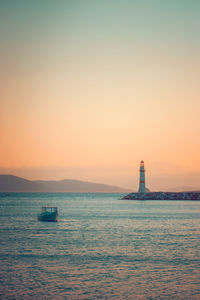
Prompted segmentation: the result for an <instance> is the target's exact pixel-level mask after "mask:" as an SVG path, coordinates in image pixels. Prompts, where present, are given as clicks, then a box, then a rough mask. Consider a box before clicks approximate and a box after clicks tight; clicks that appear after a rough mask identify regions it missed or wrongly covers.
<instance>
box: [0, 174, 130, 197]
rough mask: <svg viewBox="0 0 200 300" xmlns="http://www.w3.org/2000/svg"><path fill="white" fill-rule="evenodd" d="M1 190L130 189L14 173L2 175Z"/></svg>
mask: <svg viewBox="0 0 200 300" xmlns="http://www.w3.org/2000/svg"><path fill="white" fill-rule="evenodd" d="M0 192H69V193H73V192H74V193H79V192H80V193H84V192H85V193H92V192H94V193H95V192H96V193H98V192H99V193H100V192H102V193H126V192H130V191H129V190H127V189H123V188H120V187H116V186H111V185H107V184H100V183H93V182H85V181H80V180H71V179H65V180H59V181H54V180H51V181H45V180H35V181H31V180H27V179H24V178H21V177H17V176H13V175H0Z"/></svg>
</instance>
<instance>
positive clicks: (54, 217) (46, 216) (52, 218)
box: [38, 212, 58, 222]
mask: <svg viewBox="0 0 200 300" xmlns="http://www.w3.org/2000/svg"><path fill="white" fill-rule="evenodd" d="M38 220H39V221H43V222H57V221H58V213H57V212H51V213H49V212H48V213H47V212H45V213H41V214H40V215H39V216H38Z"/></svg>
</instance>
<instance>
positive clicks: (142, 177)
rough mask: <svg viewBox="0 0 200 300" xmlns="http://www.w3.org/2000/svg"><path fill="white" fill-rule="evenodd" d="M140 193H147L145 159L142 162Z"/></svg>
mask: <svg viewBox="0 0 200 300" xmlns="http://www.w3.org/2000/svg"><path fill="white" fill-rule="evenodd" d="M139 193H146V187H145V169H144V161H143V160H142V161H141V162H140V183H139Z"/></svg>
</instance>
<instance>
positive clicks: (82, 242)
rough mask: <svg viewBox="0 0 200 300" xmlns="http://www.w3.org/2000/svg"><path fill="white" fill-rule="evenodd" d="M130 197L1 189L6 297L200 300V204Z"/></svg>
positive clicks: (1, 277)
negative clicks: (48, 214) (55, 214)
mask: <svg viewBox="0 0 200 300" xmlns="http://www.w3.org/2000/svg"><path fill="white" fill-rule="evenodd" d="M123 196H124V194H103V193H100V194H99V193H96V194H94V193H87V194H80V193H79V194H74V193H55V194H54V193H10V194H5V193H1V194H0V259H1V262H0V263H1V265H0V299H70V300H71V299H120V300H121V299H200V202H198V201H149V200H148V201H134V200H133V201H131V200H121V198H122V197H123ZM45 205H49V206H57V207H58V211H59V221H58V222H41V221H38V220H37V216H38V214H39V213H40V210H41V207H42V206H45Z"/></svg>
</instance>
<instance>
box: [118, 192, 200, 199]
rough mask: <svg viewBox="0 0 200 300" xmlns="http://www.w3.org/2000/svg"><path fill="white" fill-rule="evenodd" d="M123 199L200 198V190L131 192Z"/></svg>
mask: <svg viewBox="0 0 200 300" xmlns="http://www.w3.org/2000/svg"><path fill="white" fill-rule="evenodd" d="M122 200H200V192H178V193H174V192H150V193H144V194H142V193H130V194H128V195H126V196H124V197H123V198H122Z"/></svg>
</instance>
